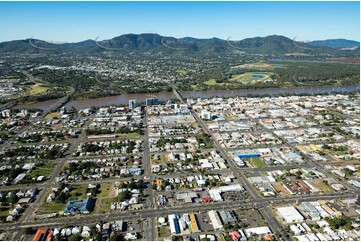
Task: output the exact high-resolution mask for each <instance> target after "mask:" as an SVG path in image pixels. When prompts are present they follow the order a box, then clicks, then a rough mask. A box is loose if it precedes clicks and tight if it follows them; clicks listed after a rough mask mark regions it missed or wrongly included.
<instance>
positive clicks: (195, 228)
mask: <svg viewBox="0 0 361 242" xmlns="http://www.w3.org/2000/svg"><path fill="white" fill-rule="evenodd" d="M189 219H190V225H191V230H192V233H198V232H200V230H199V227H198V223H197V220H196V216H195V215H194V213H191V214H189Z"/></svg>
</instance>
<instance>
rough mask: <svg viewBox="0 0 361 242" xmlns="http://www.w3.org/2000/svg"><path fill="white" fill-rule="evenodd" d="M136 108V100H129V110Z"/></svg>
mask: <svg viewBox="0 0 361 242" xmlns="http://www.w3.org/2000/svg"><path fill="white" fill-rule="evenodd" d="M136 107H137V100H135V99H131V100H129V108H130V109H133V108H136Z"/></svg>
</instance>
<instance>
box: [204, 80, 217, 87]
mask: <svg viewBox="0 0 361 242" xmlns="http://www.w3.org/2000/svg"><path fill="white" fill-rule="evenodd" d="M203 83H204V84H206V85H207V86H214V85H218V84H221V83H217V82H216V80H215V79H209V80H208V81H206V82H203Z"/></svg>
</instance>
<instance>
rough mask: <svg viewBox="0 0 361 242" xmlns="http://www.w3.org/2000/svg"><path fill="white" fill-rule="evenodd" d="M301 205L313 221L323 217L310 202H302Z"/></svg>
mask: <svg viewBox="0 0 361 242" xmlns="http://www.w3.org/2000/svg"><path fill="white" fill-rule="evenodd" d="M301 206H302V207H303V209H304V210H305V212H306V213H307V214H308V217H309V218H310V219H311V220H312V221H318V220H320V219H321V216H320V213H319V212H318V210H317V209H316V208H315V206H313V205H312V204H311V203H310V202H302V203H301Z"/></svg>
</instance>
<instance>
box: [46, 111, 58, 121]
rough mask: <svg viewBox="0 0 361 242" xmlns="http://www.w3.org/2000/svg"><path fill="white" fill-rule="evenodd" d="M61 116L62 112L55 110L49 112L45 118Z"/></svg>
mask: <svg viewBox="0 0 361 242" xmlns="http://www.w3.org/2000/svg"><path fill="white" fill-rule="evenodd" d="M59 117H60V113H59V112H53V113H49V114H47V115H46V116H45V117H44V119H51V118H59Z"/></svg>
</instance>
